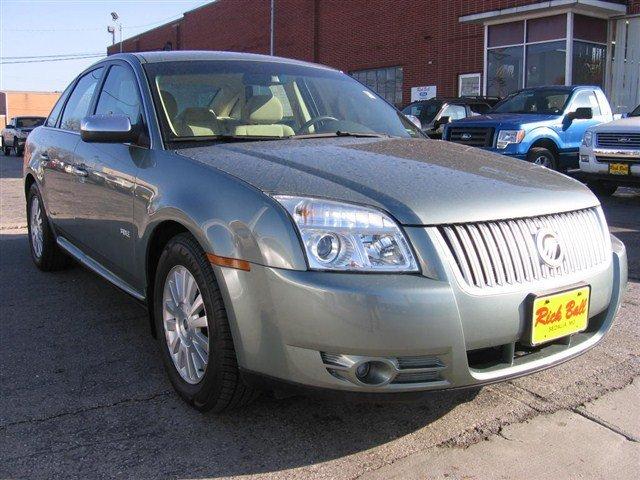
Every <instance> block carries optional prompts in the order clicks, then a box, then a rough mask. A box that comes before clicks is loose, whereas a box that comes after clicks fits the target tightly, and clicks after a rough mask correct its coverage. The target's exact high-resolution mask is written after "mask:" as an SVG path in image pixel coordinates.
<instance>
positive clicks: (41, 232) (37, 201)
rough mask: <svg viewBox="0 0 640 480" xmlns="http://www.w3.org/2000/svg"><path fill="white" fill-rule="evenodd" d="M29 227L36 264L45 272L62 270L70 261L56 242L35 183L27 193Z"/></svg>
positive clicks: (32, 256)
mask: <svg viewBox="0 0 640 480" xmlns="http://www.w3.org/2000/svg"><path fill="white" fill-rule="evenodd" d="M27 229H28V232H29V247H30V251H31V258H32V259H33V263H35V264H36V266H37V267H38V268H39V269H40V270H42V271H45V272H50V271H55V270H60V269H62V268H64V267H66V266H67V265H68V263H69V257H67V255H65V254H64V253H63V252H62V250H60V248H59V247H58V244H57V243H56V238H55V236H54V234H53V231H52V230H51V226H50V225H49V221H48V220H47V215H46V214H45V211H44V205H43V203H42V198H41V197H40V191H39V190H38V187H37V186H36V184H35V183H34V184H33V185H31V188H30V189H29V192H28V193H27Z"/></svg>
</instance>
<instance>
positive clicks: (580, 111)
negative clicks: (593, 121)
mask: <svg viewBox="0 0 640 480" xmlns="http://www.w3.org/2000/svg"><path fill="white" fill-rule="evenodd" d="M567 117H568V118H569V120H588V119H590V118H593V110H592V109H591V107H580V108H576V111H575V112H569V113H568V114H567Z"/></svg>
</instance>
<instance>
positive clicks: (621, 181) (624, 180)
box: [580, 105, 640, 196]
mask: <svg viewBox="0 0 640 480" xmlns="http://www.w3.org/2000/svg"><path fill="white" fill-rule="evenodd" d="M580 174H581V177H582V179H583V180H585V181H586V182H587V184H588V185H589V187H590V188H591V190H593V191H594V192H595V193H596V194H597V195H605V196H606V195H613V194H614V193H615V191H616V189H617V188H618V187H619V186H640V105H638V106H637V107H636V108H635V110H633V111H632V112H631V113H630V114H629V115H628V116H627V118H622V119H620V120H614V121H613V122H609V123H601V124H600V125H596V126H594V127H591V128H589V129H588V130H587V131H586V132H585V134H584V137H583V138H582V145H581V146H580Z"/></svg>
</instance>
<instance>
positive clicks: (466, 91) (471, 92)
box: [458, 73, 482, 97]
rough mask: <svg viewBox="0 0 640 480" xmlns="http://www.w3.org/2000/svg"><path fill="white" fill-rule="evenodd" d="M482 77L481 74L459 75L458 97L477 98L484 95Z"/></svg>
mask: <svg viewBox="0 0 640 480" xmlns="http://www.w3.org/2000/svg"><path fill="white" fill-rule="evenodd" d="M480 78H481V75H480V74H479V73H465V74H463V75H458V96H460V97H477V96H480V95H482V94H481V93H480V92H481V89H482V86H481V83H480V82H481V81H480Z"/></svg>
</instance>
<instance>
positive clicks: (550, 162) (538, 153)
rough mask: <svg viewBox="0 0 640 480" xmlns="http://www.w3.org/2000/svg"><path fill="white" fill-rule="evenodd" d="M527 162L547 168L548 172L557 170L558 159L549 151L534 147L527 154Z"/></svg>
mask: <svg viewBox="0 0 640 480" xmlns="http://www.w3.org/2000/svg"><path fill="white" fill-rule="evenodd" d="M527 160H528V161H529V162H531V163H535V164H536V165H540V166H542V167H547V168H548V169H550V170H558V159H557V158H556V156H555V155H554V154H553V152H552V151H551V150H548V149H546V148H541V147H535V148H532V149H531V150H529V153H527Z"/></svg>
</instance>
